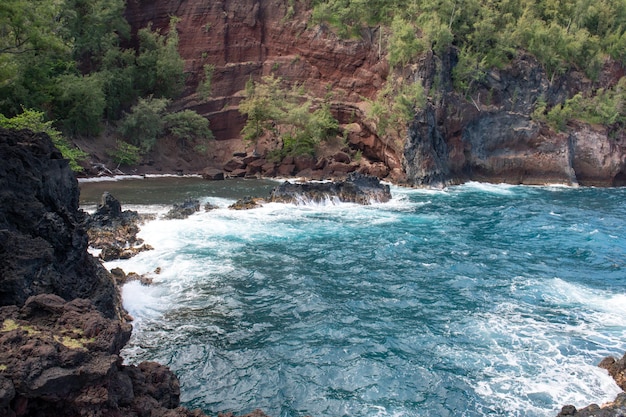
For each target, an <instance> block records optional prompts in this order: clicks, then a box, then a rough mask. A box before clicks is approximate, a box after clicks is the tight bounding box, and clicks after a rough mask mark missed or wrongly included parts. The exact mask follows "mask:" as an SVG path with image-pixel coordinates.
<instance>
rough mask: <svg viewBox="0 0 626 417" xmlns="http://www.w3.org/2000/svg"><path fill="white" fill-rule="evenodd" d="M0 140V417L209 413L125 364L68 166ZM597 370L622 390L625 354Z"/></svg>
mask: <svg viewBox="0 0 626 417" xmlns="http://www.w3.org/2000/svg"><path fill="white" fill-rule="evenodd" d="M0 137H1V140H0V155H1V158H2V160H3V164H2V168H1V173H2V175H0V178H1V180H0V185H1V189H2V211H1V212H2V216H1V219H2V225H1V227H0V230H1V233H2V250H1V251H0V258H1V263H0V265H2V266H1V268H2V270H1V272H2V273H1V274H0V276H1V277H2V286H1V298H0V299H1V300H2V307H1V308H0V319H1V320H2V329H1V330H0V344H1V345H2V350H1V353H0V414H1V415H7V416H28V415H39V416H48V415H50V416H52V415H68V416H73V415H76V416H79V415H82V416H85V415H89V416H107V415H111V416H113V415H116V416H122V415H123V416H126V415H128V416H135V415H151V416H161V415H162V416H183V415H185V416H192V415H195V416H200V415H203V414H202V412H200V411H199V410H197V411H189V410H186V409H184V408H180V407H179V395H180V388H179V383H178V379H177V378H176V376H175V375H174V374H173V373H172V372H171V371H169V369H167V368H166V367H164V366H162V365H159V364H157V363H151V362H145V363H141V364H138V365H136V366H135V365H123V364H122V358H121V357H120V350H121V349H122V347H123V346H124V345H125V344H126V343H127V342H128V339H129V337H130V333H131V324H130V323H128V322H127V320H126V318H125V312H124V311H123V309H122V307H121V303H120V295H119V290H118V288H117V287H116V285H115V283H114V279H113V277H112V276H111V274H110V273H109V272H108V271H106V269H104V268H103V267H102V266H101V264H100V263H99V262H98V261H97V260H96V259H95V258H93V257H92V256H91V255H89V254H88V253H87V245H88V242H87V234H86V232H85V229H84V219H85V217H84V216H85V214H84V213H83V212H81V211H80V210H79V209H78V187H77V183H76V180H75V178H74V176H73V174H72V173H71V171H70V170H69V168H68V166H67V162H66V161H65V160H63V159H61V158H60V154H59V153H58V151H57V150H56V149H54V148H53V147H52V144H51V142H50V140H49V138H47V137H46V136H45V135H38V134H33V133H31V132H28V131H22V132H14V131H6V130H2V131H1V132H0ZM365 185H366V186H370V187H371V186H372V185H371V184H368V183H367V182H365ZM288 191H289V190H286V191H285V190H284V191H283V193H282V194H283V195H284V193H285V192H288ZM283 198H284V197H283ZM378 198H379V199H380V197H378ZM109 206H110V207H111V209H108V211H112V212H115V213H113V214H121V210H120V208H119V206H117V205H116V204H114V203H112V204H110V205H109ZM118 211H120V213H117V212H118ZM194 211H195V208H194ZM601 366H602V367H603V368H605V369H607V370H608V371H609V372H610V374H611V375H612V376H613V377H614V378H615V380H616V381H617V382H618V384H620V386H621V387H622V389H623V388H624V369H625V367H624V358H622V359H621V360H615V359H612V358H607V359H606V360H604V361H603V362H602V364H601ZM624 398H625V395H624V394H620V395H619V396H618V398H617V399H616V401H615V402H614V403H612V404H608V405H604V406H603V407H602V408H600V407H598V406H596V405H592V406H589V407H587V408H584V409H580V410H576V408H574V407H572V406H565V407H564V408H563V410H562V411H561V413H560V414H559V415H560V416H568V415H572V416H592V415H593V416H607V417H608V416H618V415H621V414H623V413H624V410H625V408H626V405H625V400H624ZM251 415H252V416H259V417H260V416H263V415H264V414H263V413H261V412H259V411H257V412H254V413H253V414H251Z"/></svg>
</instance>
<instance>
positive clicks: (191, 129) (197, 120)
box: [164, 110, 213, 151]
mask: <svg viewBox="0 0 626 417" xmlns="http://www.w3.org/2000/svg"><path fill="white" fill-rule="evenodd" d="M164 121H165V126H166V130H167V131H168V132H169V133H170V134H171V135H172V136H174V137H175V138H176V139H178V140H179V141H180V143H181V144H182V147H183V149H184V148H185V145H186V144H187V142H191V143H194V144H195V149H196V150H197V151H205V150H206V144H207V141H208V140H209V139H213V132H211V129H209V120H208V119H206V118H205V117H202V116H201V115H199V114H198V113H196V112H195V111H193V110H183V111H180V112H176V113H170V114H168V115H166V116H165V117H164Z"/></svg>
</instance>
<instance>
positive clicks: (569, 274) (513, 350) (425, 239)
mask: <svg viewBox="0 0 626 417" xmlns="http://www.w3.org/2000/svg"><path fill="white" fill-rule="evenodd" d="M275 185H277V182H274V181H244V180H232V181H230V180H229V181H225V182H206V181H203V180H201V179H199V178H154V179H129V180H122V181H117V182H106V183H105V182H94V183H82V184H81V189H82V191H81V204H82V206H83V207H85V208H86V209H88V210H89V209H93V208H94V204H95V203H96V202H97V200H98V198H99V195H100V194H101V193H102V191H103V190H108V191H110V192H111V193H112V194H113V195H114V196H116V197H117V198H119V199H120V201H121V202H122V204H123V208H124V209H134V210H138V211H140V212H152V213H157V214H162V213H165V212H166V211H167V210H168V209H169V205H170V204H172V203H174V202H181V201H182V200H184V199H185V198H189V197H192V198H198V199H200V200H201V202H202V203H207V202H210V203H212V204H214V205H217V206H218V207H219V208H218V209H215V210H212V211H207V212H205V211H204V210H201V211H200V212H198V213H196V214H194V215H192V216H191V217H189V218H187V219H185V220H164V219H162V218H158V219H157V220H154V221H150V222H148V223H146V224H145V225H143V226H142V228H141V232H140V237H141V238H143V239H144V240H145V241H146V242H147V243H149V244H150V245H152V246H153V247H154V250H152V251H149V252H143V253H140V254H139V255H137V256H136V257H134V258H132V259H129V260H123V261H114V262H109V263H106V264H105V266H106V267H107V268H109V269H111V268H113V267H118V266H119V267H121V268H122V269H124V270H125V271H126V272H137V273H140V274H147V275H149V276H150V277H152V278H153V279H154V284H153V285H152V286H142V285H140V283H139V282H131V283H129V284H126V285H125V286H124V287H123V290H122V292H123V298H124V306H125V307H126V309H127V310H128V311H129V313H130V314H131V315H132V316H133V317H134V318H135V320H134V322H133V327H134V330H133V335H132V338H131V340H130V342H129V344H128V345H127V346H126V348H125V349H124V351H123V353H122V354H123V356H124V357H125V358H126V361H127V362H128V363H138V362H141V361H145V360H150V361H158V362H160V363H163V364H165V365H167V366H169V367H170V368H171V369H172V370H173V371H175V372H176V373H177V375H178V376H179V378H180V383H181V401H182V403H183V405H185V406H187V407H189V408H201V409H203V410H204V411H205V412H207V413H208V414H210V415H216V414H217V413H218V412H224V411H232V412H235V413H237V414H243V413H247V412H250V411H252V410H254V409H256V408H260V409H262V410H263V411H264V412H266V413H267V414H268V415H270V416H272V417H296V416H298V417H300V416H312V417H341V416H355V417H374V416H381V417H382V416H394V417H399V416H411V417H412V416H467V417H474V416H507V417H509V416H527V417H530V416H555V415H556V414H557V413H558V412H559V410H560V409H561V407H562V406H563V405H566V404H573V405H575V406H576V407H579V408H580V407H584V406H586V405H588V404H590V403H603V402H607V401H611V400H613V399H614V398H615V396H616V395H617V394H618V393H619V392H620V389H619V388H618V387H617V385H616V384H615V382H614V381H613V380H612V379H611V378H610V377H609V376H608V374H607V373H606V371H604V370H602V369H599V368H598V367H597V364H598V362H600V360H601V359H602V358H604V357H605V356H607V355H613V356H616V357H621V355H622V354H623V353H624V351H626V221H625V220H626V189H623V188H621V189H596V188H570V187H559V186H546V187H528V186H512V185H490V184H481V183H468V184H465V185H461V186H454V187H448V188H446V189H443V190H423V189H408V188H401V187H395V186H392V195H393V199H392V201H390V202H388V203H382V204H373V205H370V206H359V205H355V204H334V203H332V202H331V201H328V202H327V203H326V204H304V205H297V206H296V205H289V204H276V203H272V204H267V205H265V206H263V207H262V208H258V209H254V210H248V211H234V210H229V209H228V208H227V206H228V205H230V204H232V203H233V202H234V201H235V200H236V199H237V198H240V197H242V196H244V195H255V196H267V195H268V193H269V190H270V189H271V188H272V187H273V186H275ZM155 271H159V273H157V272H155Z"/></svg>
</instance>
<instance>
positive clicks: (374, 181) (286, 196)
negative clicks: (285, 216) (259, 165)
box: [269, 173, 391, 204]
mask: <svg viewBox="0 0 626 417" xmlns="http://www.w3.org/2000/svg"><path fill="white" fill-rule="evenodd" d="M390 199H391V192H390V190H389V186H388V185H385V184H381V183H380V181H379V180H378V178H376V177H371V176H367V175H362V174H359V173H352V174H350V175H349V176H348V178H347V179H346V180H345V181H339V182H304V183H291V182H284V183H282V184H281V185H279V186H278V187H276V188H275V189H274V190H273V191H272V193H271V195H270V198H269V201H271V202H277V203H295V204H298V203H302V202H310V201H312V202H315V203H320V202H324V201H328V200H330V201H333V200H339V201H341V202H344V203H358V204H372V203H374V202H377V203H385V202H387V201H389V200H390Z"/></svg>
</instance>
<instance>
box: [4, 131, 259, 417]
mask: <svg viewBox="0 0 626 417" xmlns="http://www.w3.org/2000/svg"><path fill="white" fill-rule="evenodd" d="M0 160H1V161H2V164H0V300H1V301H2V304H1V305H0V416H8V417H22V416H38V417H57V416H67V417H78V416H93V417H97V416H102V417H104V416H109V417H113V416H115V417H126V416H127V417H137V416H151V417H166V416H167V417H192V416H195V417H202V416H204V415H205V414H204V413H202V412H201V411H200V410H196V411H189V410H187V409H185V408H182V407H179V402H180V401H179V396H180V388H179V383H178V379H177V378H176V375H174V374H173V373H172V372H171V371H170V370H169V369H168V368H167V367H165V366H162V365H159V364H157V363H153V362H143V363H141V364H139V365H137V366H134V365H131V366H125V365H122V362H123V360H122V358H121V357H120V355H119V354H120V350H121V349H122V347H123V346H124V345H125V344H126V342H127V341H128V339H129V337H130V333H131V326H130V324H128V323H126V322H125V321H123V320H122V319H120V315H121V313H122V308H121V305H120V299H119V295H118V291H117V288H116V287H115V286H114V284H113V280H112V277H111V275H110V274H109V273H108V272H107V271H106V270H105V269H104V267H103V266H102V265H101V264H100V263H99V262H98V261H97V260H96V259H95V258H94V257H92V256H91V255H89V254H88V253H87V234H86V232H85V230H84V229H83V228H82V227H81V224H82V221H83V220H84V219H83V213H82V212H81V211H79V210H78V183H77V182H76V179H75V178H74V174H73V173H72V172H71V171H70V169H69V166H68V163H67V161H66V160H63V159H62V158H61V154H60V152H59V151H57V150H56V149H55V148H54V147H53V145H52V142H51V140H50V138H49V137H48V136H47V135H45V134H33V133H32V132H30V131H20V132H16V131H9V130H4V129H0ZM105 202H106V204H103V205H102V207H101V211H100V213H99V216H96V220H98V221H100V222H105V223H106V222H107V220H106V219H110V218H111V216H112V218H118V217H119V216H120V215H122V214H123V213H122V211H121V207H120V205H119V203H117V204H116V201H114V200H113V199H111V198H108V197H106V196H105ZM252 415H254V416H257V417H263V416H264V414H263V413H261V412H255V413H253V414H251V416H252Z"/></svg>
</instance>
